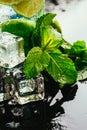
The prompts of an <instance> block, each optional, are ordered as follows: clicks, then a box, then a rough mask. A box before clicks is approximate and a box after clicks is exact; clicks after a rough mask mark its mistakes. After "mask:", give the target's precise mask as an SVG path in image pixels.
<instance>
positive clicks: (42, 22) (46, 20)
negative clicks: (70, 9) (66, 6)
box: [36, 13, 56, 30]
mask: <svg viewBox="0 0 87 130" xmlns="http://www.w3.org/2000/svg"><path fill="white" fill-rule="evenodd" d="M55 16H56V14H53V13H47V14H45V15H43V16H41V17H40V18H39V19H38V20H37V22H36V29H37V30H38V29H39V30H40V28H41V27H42V26H47V25H51V24H52V23H53V18H54V17H55Z"/></svg>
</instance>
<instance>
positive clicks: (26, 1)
mask: <svg viewBox="0 0 87 130" xmlns="http://www.w3.org/2000/svg"><path fill="white" fill-rule="evenodd" d="M43 2H44V0H23V1H22V2H20V3H19V4H17V5H13V8H14V10H15V11H16V12H17V13H18V14H20V15H23V16H25V17H28V18H31V17H33V16H34V15H35V14H36V13H38V12H39V11H40V10H41V8H42V6H43Z"/></svg>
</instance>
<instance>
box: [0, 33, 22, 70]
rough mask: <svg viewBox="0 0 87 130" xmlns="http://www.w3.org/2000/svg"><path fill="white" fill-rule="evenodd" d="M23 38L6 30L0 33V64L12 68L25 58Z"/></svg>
mask: <svg viewBox="0 0 87 130" xmlns="http://www.w3.org/2000/svg"><path fill="white" fill-rule="evenodd" d="M23 45H24V40H23V38H22V37H19V36H16V35H13V34H11V33H8V32H2V33H0V66H3V67H5V68H12V67H14V66H16V65H18V64H20V63H22V62H23V61H24V60H25V55H24V47H23Z"/></svg>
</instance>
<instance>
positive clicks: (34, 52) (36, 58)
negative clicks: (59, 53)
mask: <svg viewBox="0 0 87 130" xmlns="http://www.w3.org/2000/svg"><path fill="white" fill-rule="evenodd" d="M49 60H50V58H49V57H48V55H47V53H46V52H45V51H44V52H43V51H42V50H41V48H39V47H34V48H32V49H31V50H30V51H29V53H28V56H27V59H26V61H25V63H24V73H25V74H26V77H27V78H32V77H36V75H37V74H38V73H40V72H41V71H43V70H44V69H45V68H46V67H47V66H48V64H49Z"/></svg>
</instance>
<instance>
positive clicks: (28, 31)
mask: <svg viewBox="0 0 87 130" xmlns="http://www.w3.org/2000/svg"><path fill="white" fill-rule="evenodd" d="M0 26H1V30H2V32H9V33H12V34H14V35H17V36H21V37H23V38H24V51H25V55H27V53H28V51H29V50H30V49H31V48H32V46H33V45H32V42H31V36H32V33H33V31H34V29H35V22H34V21H29V20H26V19H11V20H8V21H6V22H3V23H2V24H1V25H0Z"/></svg>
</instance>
